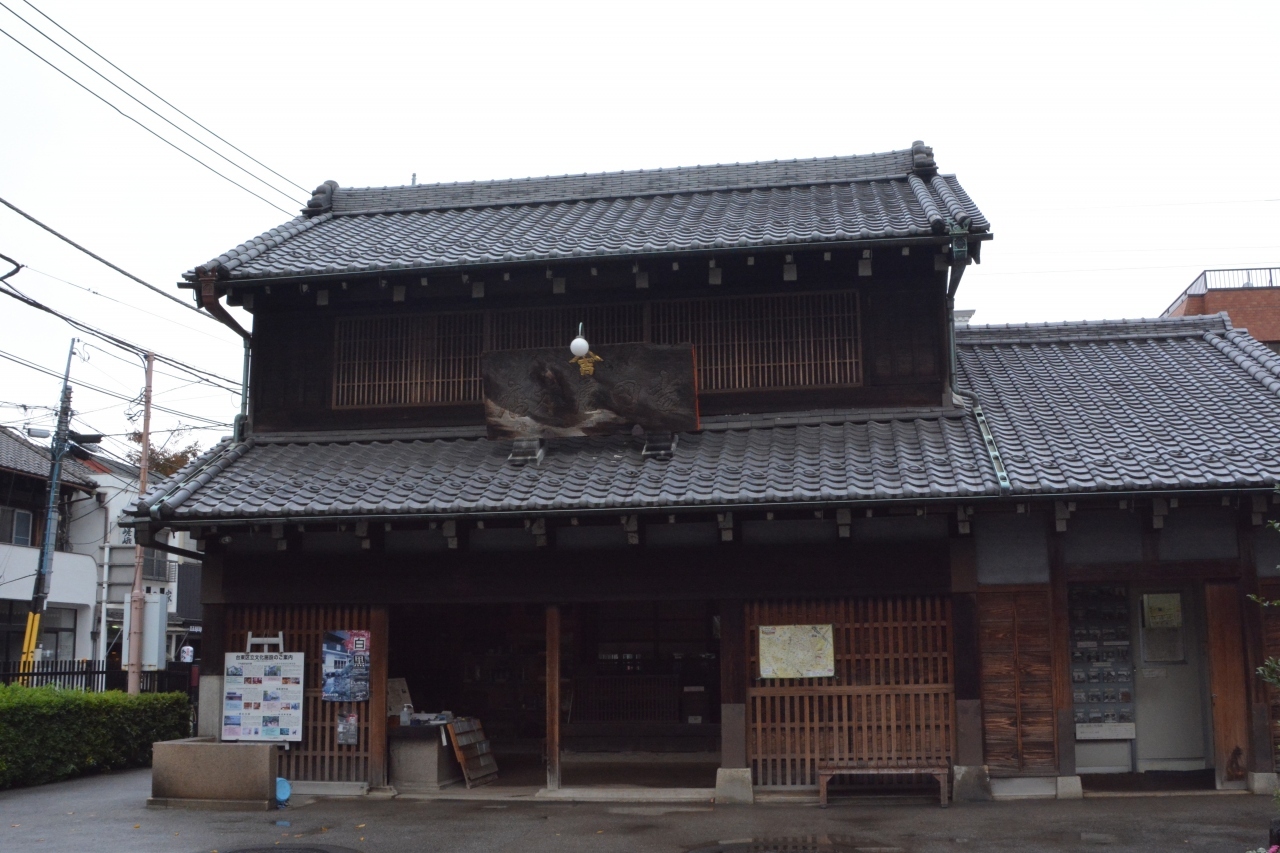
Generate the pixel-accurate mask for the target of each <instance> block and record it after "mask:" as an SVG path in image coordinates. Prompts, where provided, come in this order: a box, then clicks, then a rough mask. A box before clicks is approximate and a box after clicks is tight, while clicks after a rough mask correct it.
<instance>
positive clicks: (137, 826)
mask: <svg viewBox="0 0 1280 853" xmlns="http://www.w3.org/2000/svg"><path fill="white" fill-rule="evenodd" d="M133 828H134V829H142V824H140V823H135V824H134V825H133Z"/></svg>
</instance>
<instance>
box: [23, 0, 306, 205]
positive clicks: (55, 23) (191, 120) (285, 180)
mask: <svg viewBox="0 0 1280 853" xmlns="http://www.w3.org/2000/svg"><path fill="white" fill-rule="evenodd" d="M23 2H24V3H26V4H27V5H28V6H30V7H31V8H32V9H35V10H36V12H38V13H39V14H40V15H41V17H43V18H44V19H45V20H47V21H48V22H49V23H51V24H53V25H54V26H55V27H57V28H58V29H60V30H62V31H63V32H64V33H66V34H67V35H69V36H71V37H72V38H73V39H75V40H76V41H77V42H80V44H81V45H83V46H84V47H85V49H87V50H88V51H89V52H90V53H92V54H93V55H94V56H96V57H98V58H99V59H101V60H102V61H103V62H105V63H107V64H108V65H110V66H111V67H112V68H114V69H115V70H117V71H119V72H120V73H121V74H123V75H124V76H126V77H128V78H129V79H130V80H132V81H133V82H134V83H137V84H138V85H139V86H141V87H142V88H143V89H145V90H146V91H147V92H149V93H151V95H153V96H154V97H155V98H156V99H157V100H158V101H160V103H162V104H164V105H165V106H167V107H169V108H170V109H171V110H173V111H174V112H176V113H177V114H178V115H180V116H182V117H183V118H185V119H186V120H187V121H189V122H191V123H192V124H194V125H195V126H196V127H198V128H200V129H201V130H203V131H204V132H205V133H207V134H209V135H210V136H212V137H213V138H214V139H216V140H218V141H219V142H222V143H224V144H226V145H228V146H230V147H231V148H232V149H233V150H235V151H238V152H239V153H241V154H244V156H246V157H248V158H249V159H250V160H253V162H255V163H257V164H258V165H259V166H261V167H262V168H264V169H266V170H267V171H268V172H270V173H271V174H273V175H275V176H276V177H277V178H279V179H280V180H282V181H284V182H285V183H287V184H291V185H293V186H295V187H297V188H298V189H300V190H302V191H303V192H304V193H305V192H307V188H306V187H304V186H302V185H301V184H298V183H295V182H294V181H291V180H289V179H288V178H286V177H285V176H284V175H282V174H280V173H279V172H277V171H276V170H275V169H272V168H271V167H270V166H268V165H267V164H266V163H263V162H262V161H261V160H258V159H256V158H254V157H251V156H250V155H249V154H248V153H246V152H245V151H244V150H243V149H241V148H237V147H236V146H235V145H232V144H231V143H230V142H227V140H225V139H223V138H222V137H221V136H219V135H218V134H216V133H214V132H213V131H212V130H210V129H209V128H207V127H205V126H204V125H203V124H201V123H200V122H198V121H196V120H195V119H193V118H192V117H191V116H189V115H187V114H186V113H184V112H183V111H182V110H180V109H178V108H177V107H175V106H174V105H173V104H171V103H169V102H168V101H166V100H165V99H164V98H162V97H160V96H159V95H158V94H156V93H155V91H153V90H152V89H150V88H148V87H147V86H146V85H145V84H143V83H142V82H141V81H140V80H138V79H137V78H136V77H134V76H133V75H131V74H130V73H129V72H127V71H125V70H124V69H123V68H121V67H120V66H119V65H116V64H115V63H114V62H112V61H111V60H110V59H107V58H106V57H105V56H103V55H102V54H100V53H98V52H97V51H96V50H94V49H93V48H91V47H89V45H87V44H85V43H84V42H83V41H80V39H78V38H76V36H75V34H73V33H72V32H71V31H70V30H68V29H67V28H66V27H64V26H62V24H59V23H58V22H57V21H55V20H54V19H53V18H50V17H49V16H48V15H46V14H45V13H44V12H41V11H40V10H39V9H36V7H35V4H33V3H32V2H31V0H23ZM5 8H8V7H7V6H6V7H5ZM10 11H12V10H10ZM28 26H30V25H28ZM33 29H34V28H33Z"/></svg>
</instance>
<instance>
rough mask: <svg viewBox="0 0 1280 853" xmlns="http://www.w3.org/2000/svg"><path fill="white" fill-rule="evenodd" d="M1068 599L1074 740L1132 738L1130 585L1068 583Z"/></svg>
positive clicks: (1135, 727)
mask: <svg viewBox="0 0 1280 853" xmlns="http://www.w3.org/2000/svg"><path fill="white" fill-rule="evenodd" d="M1068 601H1069V607H1070V611H1071V699H1072V703H1071V705H1072V713H1073V714H1074V718H1075V726H1076V740H1133V739H1134V738H1135V737H1136V736H1137V726H1136V725H1135V721H1134V707H1135V706H1134V700H1133V665H1134V661H1133V657H1132V655H1131V644H1130V636H1129V635H1130V618H1129V616H1130V614H1129V588H1128V587H1127V586H1124V585H1121V584H1100V585H1086V584H1072V585H1071V587H1070V588H1069V590H1068Z"/></svg>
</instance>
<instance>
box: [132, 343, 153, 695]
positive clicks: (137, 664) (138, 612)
mask: <svg viewBox="0 0 1280 853" xmlns="http://www.w3.org/2000/svg"><path fill="white" fill-rule="evenodd" d="M155 363H156V357H155V355H154V354H153V353H147V384H146V386H145V387H144V388H143V390H142V455H141V464H139V466H138V468H139V471H138V497H142V496H143V495H144V494H146V492H147V468H148V467H149V463H150V461H151V372H152V368H153V367H155ZM145 558H146V553H145V550H144V549H143V547H142V546H141V545H134V546H133V591H132V592H131V593H129V693H130V694H131V695H134V696H136V695H138V694H139V693H141V692H142V619H143V614H144V612H145V609H146V608H145V603H146V598H145V596H144V594H143V592H142V562H143V560H144V559H145Z"/></svg>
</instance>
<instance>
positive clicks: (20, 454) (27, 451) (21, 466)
mask: <svg viewBox="0 0 1280 853" xmlns="http://www.w3.org/2000/svg"><path fill="white" fill-rule="evenodd" d="M0 469H3V470H6V471H16V472H18V473H19V474H27V475H29V476H32V477H39V478H40V479H41V480H48V479H49V451H48V449H46V448H44V447H41V446H40V445H38V444H34V443H33V442H30V441H28V440H27V439H26V438H24V437H23V436H22V435H20V434H19V433H17V432H15V431H14V430H11V429H8V428H7V427H0ZM62 482H63V483H66V484H68V485H77V486H82V487H90V488H92V487H96V486H97V483H95V482H94V480H93V473H92V472H91V471H90V470H89V469H88V468H85V467H84V466H83V465H81V464H80V463H79V462H77V461H76V460H74V459H71V458H67V457H64V461H63V463H62Z"/></svg>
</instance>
